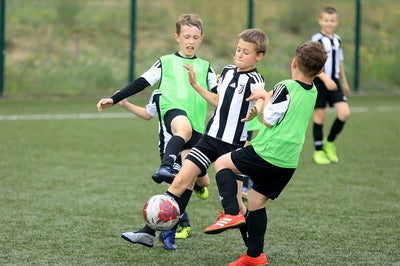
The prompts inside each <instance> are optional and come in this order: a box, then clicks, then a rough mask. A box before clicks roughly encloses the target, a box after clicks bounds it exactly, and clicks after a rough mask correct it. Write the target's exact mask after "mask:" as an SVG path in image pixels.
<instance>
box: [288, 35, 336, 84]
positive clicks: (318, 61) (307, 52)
mask: <svg viewBox="0 0 400 266" xmlns="http://www.w3.org/2000/svg"><path fill="white" fill-rule="evenodd" d="M295 58H296V60H297V67H298V68H299V70H300V71H301V72H303V73H304V75H306V76H309V77H314V76H315V75H317V74H318V73H319V71H320V70H321V69H322V68H323V67H324V64H325V62H326V59H328V53H327V51H326V49H325V46H324V45H323V44H322V43H320V42H312V41H308V42H304V43H302V44H300V45H299V46H297V49H296V54H295Z"/></svg>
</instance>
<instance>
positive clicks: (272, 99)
mask: <svg viewBox="0 0 400 266" xmlns="http://www.w3.org/2000/svg"><path fill="white" fill-rule="evenodd" d="M326 59H327V52H326V50H325V48H324V46H323V45H322V44H321V43H318V42H306V43H303V44H301V45H299V46H298V47H297V49H296V53H295V56H294V59H293V60H292V65H291V70H292V79H290V80H283V81H281V82H279V83H278V84H276V85H275V87H274V90H273V92H272V93H271V92H269V93H268V92H265V91H264V90H255V91H254V92H253V94H252V95H251V96H250V97H249V98H248V100H249V101H253V100H257V99H263V100H264V108H263V122H264V125H265V127H264V128H262V129H261V130H260V131H259V133H258V135H257V137H256V138H255V139H254V140H252V141H251V145H250V146H246V147H244V148H242V149H239V150H236V151H232V152H230V153H228V154H225V155H223V156H222V157H220V158H218V160H217V161H216V162H215V171H216V173H217V174H216V180H217V185H218V190H219V192H220V195H221V196H223V200H222V201H221V203H222V206H223V208H224V210H225V214H229V215H233V216H234V215H237V214H238V212H237V211H236V212H235V213H234V212H231V211H232V210H237V208H238V206H237V205H238V202H237V201H236V190H237V187H236V180H235V176H236V175H237V174H245V175H249V176H251V178H252V180H253V190H252V191H251V193H250V195H249V199H248V208H249V214H248V216H247V218H246V225H247V230H248V240H247V252H246V253H245V254H243V255H241V256H240V258H239V259H238V260H237V261H235V262H232V263H230V264H228V265H231V266H233V265H265V264H267V263H268V261H267V257H266V256H265V253H264V251H263V249H264V235H265V232H266V229H267V212H266V209H265V204H266V202H267V200H268V199H272V200H273V199H275V198H277V197H278V196H279V194H280V193H281V191H282V190H283V189H284V187H285V186H286V185H287V183H288V182H289V180H290V179H291V177H292V176H293V174H294V172H295V169H296V167H297V165H298V161H299V156H300V152H301V149H302V147H303V144H304V138H305V132H306V129H307V126H308V123H309V120H310V118H311V116H312V113H313V110H314V105H315V101H316V98H317V90H316V87H315V85H314V84H313V82H312V80H313V78H314V76H315V75H317V74H318V73H320V72H321V71H322V67H323V65H324V63H325V61H326ZM256 113H257V110H256V109H255V108H252V109H251V111H250V112H249V113H248V115H247V117H246V118H245V119H243V120H242V121H244V122H245V121H249V120H251V119H253V118H254V117H255V114H256ZM223 218H224V217H223V216H222V217H219V218H218V219H217V221H216V222H215V223H214V224H213V225H211V226H210V227H208V228H206V229H205V230H204V232H205V233H208V234H215V233H220V232H223V231H224V230H226V229H229V228H231V227H229V223H226V222H225V221H224V220H223Z"/></svg>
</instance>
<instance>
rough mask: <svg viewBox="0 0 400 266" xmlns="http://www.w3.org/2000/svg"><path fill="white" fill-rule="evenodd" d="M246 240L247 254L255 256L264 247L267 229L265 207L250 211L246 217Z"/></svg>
mask: <svg viewBox="0 0 400 266" xmlns="http://www.w3.org/2000/svg"><path fill="white" fill-rule="evenodd" d="M246 223H247V230H248V231H249V232H248V236H249V238H248V240H247V255H249V256H250V257H253V258H256V257H258V256H260V254H261V253H262V252H263V249H264V236H265V231H266V230H267V211H266V210H265V208H262V209H258V210H255V211H250V212H249V216H248V217H247V219H246Z"/></svg>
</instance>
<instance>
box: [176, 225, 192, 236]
mask: <svg viewBox="0 0 400 266" xmlns="http://www.w3.org/2000/svg"><path fill="white" fill-rule="evenodd" d="M191 235H192V228H190V226H179V227H178V229H177V230H176V233H175V238H176V239H186V238H188V237H189V236H191Z"/></svg>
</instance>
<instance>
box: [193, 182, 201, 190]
mask: <svg viewBox="0 0 400 266" xmlns="http://www.w3.org/2000/svg"><path fill="white" fill-rule="evenodd" d="M203 188H204V187H201V186H199V185H198V184H197V182H196V183H194V187H193V190H196V191H200V190H202V189H203Z"/></svg>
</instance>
